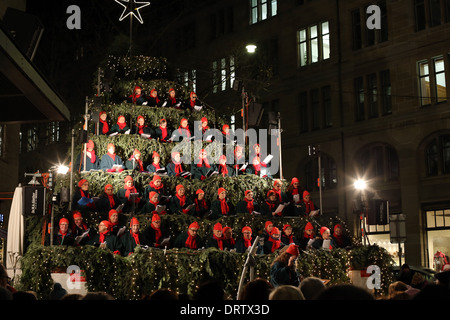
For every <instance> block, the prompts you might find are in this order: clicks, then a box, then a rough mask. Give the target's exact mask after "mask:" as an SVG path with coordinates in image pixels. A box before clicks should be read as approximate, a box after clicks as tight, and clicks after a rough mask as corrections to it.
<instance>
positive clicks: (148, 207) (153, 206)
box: [141, 191, 167, 216]
mask: <svg viewBox="0 0 450 320" xmlns="http://www.w3.org/2000/svg"><path fill="white" fill-rule="evenodd" d="M158 206H159V207H160V209H159V207H158ZM141 213H158V214H159V215H161V216H163V215H165V214H166V213H167V212H166V209H165V206H164V205H160V203H159V194H158V193H157V192H156V191H150V193H149V195H148V202H146V203H145V205H144V206H143V207H142V210H141Z"/></svg>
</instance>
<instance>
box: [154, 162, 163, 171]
mask: <svg viewBox="0 0 450 320" xmlns="http://www.w3.org/2000/svg"><path fill="white" fill-rule="evenodd" d="M152 166H154V167H155V169H156V170H158V169H161V166H160V165H159V163H154V162H153V163H152Z"/></svg>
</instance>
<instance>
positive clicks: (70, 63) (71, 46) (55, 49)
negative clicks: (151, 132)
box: [27, 0, 151, 118]
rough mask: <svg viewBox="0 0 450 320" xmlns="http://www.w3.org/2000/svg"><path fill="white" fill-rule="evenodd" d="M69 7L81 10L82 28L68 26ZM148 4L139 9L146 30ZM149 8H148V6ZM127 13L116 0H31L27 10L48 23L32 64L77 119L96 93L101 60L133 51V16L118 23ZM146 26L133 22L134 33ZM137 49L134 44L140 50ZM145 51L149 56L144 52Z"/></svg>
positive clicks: (45, 25)
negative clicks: (131, 24)
mask: <svg viewBox="0 0 450 320" xmlns="http://www.w3.org/2000/svg"><path fill="white" fill-rule="evenodd" d="M70 5H77V6H78V7H79V8H80V11H81V29H79V30H77V29H73V30H70V29H68V28H67V26H66V21H67V20H68V19H69V17H70V16H71V14H68V13H66V11H67V8H68V7H69V6H70ZM150 8H151V7H150V6H147V7H146V8H144V9H142V10H141V14H142V17H143V19H144V23H145V28H149V27H150V26H149V22H148V21H146V18H148V15H149V14H150V12H149V11H150V10H149V9H150ZM146 9H147V10H146ZM122 11H123V7H121V6H120V5H119V4H118V3H116V2H115V1H114V0H39V1H36V0H29V1H28V2H27V12H28V13H30V14H33V15H36V16H37V17H38V18H39V20H40V21H41V23H42V24H43V26H44V34H43V37H42V39H41V42H40V44H39V47H38V50H37V52H36V56H35V59H34V61H33V62H34V63H35V65H36V66H37V68H38V69H39V70H40V71H41V72H42V73H43V74H44V76H45V77H46V78H47V79H48V80H49V82H50V83H52V84H53V85H54V87H55V89H56V91H57V92H58V93H59V94H60V95H61V96H62V98H63V100H64V101H65V103H66V104H67V106H68V107H69V108H70V109H71V110H72V111H73V112H72V113H73V118H77V113H79V112H82V111H83V110H84V99H85V97H86V96H91V95H92V94H93V92H94V91H93V90H94V89H93V87H92V83H93V79H94V75H93V74H94V72H95V71H96V69H97V67H98V65H99V63H100V62H101V61H102V60H103V59H104V58H105V57H106V56H107V55H108V54H109V53H116V54H126V53H127V50H128V49H129V35H130V32H129V26H130V24H129V19H128V18H127V19H126V20H123V21H122V22H120V21H119V17H120V15H121V13H122ZM143 29H144V27H143V25H140V24H139V23H138V21H137V20H134V21H133V37H134V34H138V33H139V32H142V30H143ZM138 50H139V47H138V46H136V52H138ZM145 54H151V53H149V52H146V53H145Z"/></svg>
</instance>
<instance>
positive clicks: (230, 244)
mask: <svg viewBox="0 0 450 320" xmlns="http://www.w3.org/2000/svg"><path fill="white" fill-rule="evenodd" d="M222 234H223V241H224V243H225V248H228V249H229V250H233V249H235V246H236V240H235V239H234V238H233V229H231V227H229V226H225V227H223V230H222Z"/></svg>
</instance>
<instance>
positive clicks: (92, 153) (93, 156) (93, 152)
mask: <svg viewBox="0 0 450 320" xmlns="http://www.w3.org/2000/svg"><path fill="white" fill-rule="evenodd" d="M87 152H90V153H91V163H95V159H96V157H95V150H92V151H87Z"/></svg>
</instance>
